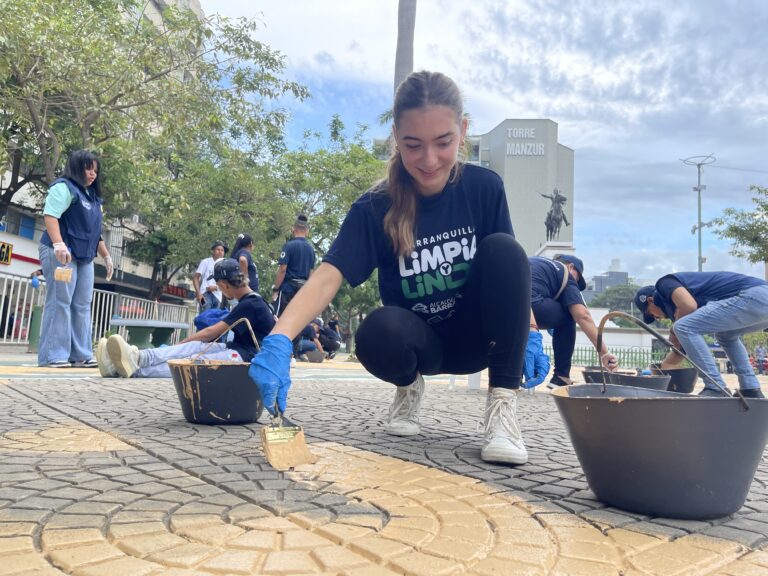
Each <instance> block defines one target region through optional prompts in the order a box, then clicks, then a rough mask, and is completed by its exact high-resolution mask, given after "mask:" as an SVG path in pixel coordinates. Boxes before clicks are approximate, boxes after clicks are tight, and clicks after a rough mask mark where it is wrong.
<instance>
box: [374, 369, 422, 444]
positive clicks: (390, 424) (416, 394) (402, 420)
mask: <svg viewBox="0 0 768 576" xmlns="http://www.w3.org/2000/svg"><path fill="white" fill-rule="evenodd" d="M423 397H424V378H422V377H421V374H419V375H418V376H416V380H414V381H413V383H412V384H409V385H408V386H398V387H397V391H396V392H395V399H394V401H393V402H392V405H391V406H390V407H389V415H388V417H387V423H386V424H385V425H384V430H386V432H387V433H388V434H392V435H394V436H414V435H415V434H418V433H419V432H420V431H421V426H420V425H419V408H420V407H421V399H422V398H423Z"/></svg>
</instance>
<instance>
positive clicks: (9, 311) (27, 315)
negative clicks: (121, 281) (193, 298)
mask: <svg viewBox="0 0 768 576" xmlns="http://www.w3.org/2000/svg"><path fill="white" fill-rule="evenodd" d="M44 304H45V281H42V280H41V282H40V286H39V288H37V289H35V288H32V284H31V280H30V278H29V277H27V276H17V275H15V274H6V273H2V272H0V344H18V345H24V344H29V327H30V324H31V321H32V311H33V309H34V308H36V307H40V308H41V309H42V307H43V306H44ZM117 316H119V317H121V318H138V319H155V320H168V321H172V322H184V323H185V324H189V334H192V333H193V332H194V331H195V327H194V325H193V323H192V319H193V318H194V316H195V310H194V309H193V308H189V307H187V306H179V305H176V304H165V303H160V302H156V301H152V300H147V299H145V298H136V297H133V296H126V295H124V294H116V293H115V292H108V291H106V290H94V291H93V301H92V302H91V337H92V339H93V341H94V342H96V341H97V340H98V339H99V338H101V337H102V336H103V335H104V334H105V333H106V332H108V331H109V330H110V320H111V319H112V318H113V317H117ZM124 330H125V329H123V331H124ZM123 335H125V334H123ZM178 340H179V334H178V332H177V333H175V334H174V336H173V339H172V343H174V344H175V343H176V342H177V341H178Z"/></svg>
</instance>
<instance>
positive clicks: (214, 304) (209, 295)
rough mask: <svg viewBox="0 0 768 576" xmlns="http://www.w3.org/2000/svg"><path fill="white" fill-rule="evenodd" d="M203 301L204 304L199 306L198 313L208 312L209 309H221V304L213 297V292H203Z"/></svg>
mask: <svg viewBox="0 0 768 576" xmlns="http://www.w3.org/2000/svg"><path fill="white" fill-rule="evenodd" d="M203 301H204V302H205V304H200V312H203V311H204V310H210V309H211V308H213V309H216V308H221V302H219V300H218V298H216V296H214V295H213V292H203Z"/></svg>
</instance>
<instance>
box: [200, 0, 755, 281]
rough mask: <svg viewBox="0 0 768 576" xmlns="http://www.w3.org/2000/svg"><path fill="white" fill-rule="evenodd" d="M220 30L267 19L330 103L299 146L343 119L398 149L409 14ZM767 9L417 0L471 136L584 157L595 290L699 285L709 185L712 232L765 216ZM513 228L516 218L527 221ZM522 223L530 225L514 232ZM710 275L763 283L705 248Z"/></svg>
mask: <svg viewBox="0 0 768 576" xmlns="http://www.w3.org/2000/svg"><path fill="white" fill-rule="evenodd" d="M202 7H203V9H204V11H205V12H206V14H212V13H219V14H222V15H225V16H246V17H250V18H257V19H258V20H259V21H260V22H261V23H262V29H261V32H260V39H262V40H263V41H264V42H265V43H267V44H268V45H270V46H271V47H272V48H275V49H277V50H279V51H281V52H282V53H283V54H284V55H285V57H286V63H287V71H286V75H287V76H288V77H290V78H291V79H295V80H298V81H300V82H302V83H304V84H305V85H307V86H308V87H309V88H310V90H311V92H312V94H313V98H312V99H310V100H308V101H307V102H305V103H301V104H297V103H289V104H288V105H289V107H290V109H291V111H292V115H293V122H292V124H291V127H290V134H291V136H292V138H293V139H294V140H293V141H294V142H296V141H297V139H298V135H300V134H301V132H302V130H303V129H304V128H322V127H323V126H325V125H326V124H327V123H328V120H329V119H330V117H331V115H332V114H334V113H336V112H338V113H339V114H341V116H342V119H343V120H344V121H345V123H346V124H347V125H348V126H354V125H355V124H356V123H358V122H359V123H364V124H367V125H369V126H370V128H371V129H370V131H369V134H370V135H371V136H372V137H373V136H384V135H385V134H386V132H387V129H386V128H384V127H381V126H379V125H378V122H377V116H378V115H379V114H380V113H381V112H383V111H384V110H386V109H387V108H388V107H389V106H390V105H391V97H392V82H393V74H394V53H395V44H396V40H397V1H396V0H365V1H361V0H332V1H328V0H324V1H321V0H287V1H285V2H275V0H202ZM766 54H768V2H766V1H765V0H698V1H697V0H678V1H677V2H668V1H652V0H631V1H628V0H613V1H610V2H608V1H588V0H503V1H501V0H473V1H472V2H466V0H418V7H417V16H416V38H415V55H414V65H415V68H416V69H429V70H439V71H442V72H444V73H446V74H448V75H449V76H451V77H453V78H454V79H455V80H456V81H457V83H458V84H459V86H460V87H461V88H462V91H463V92H464V95H465V97H466V105H465V106H466V110H467V111H468V112H469V113H470V115H471V117H472V123H473V126H472V131H473V132H474V133H477V134H482V133H485V132H488V131H489V130H490V129H492V128H493V127H494V126H496V125H497V124H498V123H499V122H501V121H502V120H504V119H505V118H549V119H551V120H554V121H555V122H557V123H558V124H559V141H560V143H561V144H563V145H565V146H568V147H570V148H573V149H574V150H575V190H574V196H575V204H574V212H575V214H574V245H575V247H576V251H577V254H578V255H579V256H581V257H582V258H583V259H584V261H585V265H586V269H587V270H586V271H587V276H590V275H591V274H594V273H600V272H604V271H605V270H607V268H608V266H609V265H610V261H611V259H612V258H620V259H621V267H620V269H622V270H624V271H627V272H629V274H630V275H631V276H633V277H635V278H639V279H646V280H652V279H655V278H656V277H657V276H659V275H661V274H663V273H667V272H669V271H673V270H695V269H696V258H697V241H696V236H694V235H692V234H691V228H692V227H693V225H695V224H696V220H697V214H696V209H697V208H696V193H695V192H694V191H693V190H692V187H693V186H695V185H696V168H695V167H692V166H685V165H684V164H683V163H682V162H681V161H680V159H681V158H687V157H690V156H697V155H707V154H710V153H714V155H715V156H716V158H717V162H716V163H715V164H713V165H712V166H711V167H707V168H706V169H705V170H704V173H703V183H704V184H705V185H706V186H707V189H706V191H705V192H704V193H703V199H702V221H703V222H708V221H709V220H711V219H712V218H715V217H717V216H719V215H720V214H721V212H722V210H723V209H724V208H725V207H729V206H734V207H737V208H750V207H751V205H752V204H751V197H752V196H751V194H750V192H749V186H750V184H758V185H762V186H767V185H768V58H767V57H766ZM512 211H513V214H514V207H512ZM513 220H514V218H513ZM703 253H704V256H705V257H706V258H707V262H706V263H705V265H704V269H705V270H715V269H721V270H722V269H727V270H733V271H739V272H744V273H748V274H753V275H756V276H762V275H763V274H764V268H763V266H762V265H757V266H756V265H750V264H749V263H747V262H746V261H743V260H739V259H736V258H734V257H732V256H730V254H729V244H728V243H727V242H725V241H722V240H719V239H717V237H716V236H715V235H714V233H713V232H712V231H711V229H709V228H704V232H703Z"/></svg>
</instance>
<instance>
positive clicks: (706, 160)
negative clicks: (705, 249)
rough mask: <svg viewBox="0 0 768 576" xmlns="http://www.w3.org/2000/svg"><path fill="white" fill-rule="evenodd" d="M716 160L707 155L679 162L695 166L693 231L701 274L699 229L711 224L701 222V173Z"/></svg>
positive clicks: (704, 188)
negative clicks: (695, 196) (695, 232)
mask: <svg viewBox="0 0 768 576" xmlns="http://www.w3.org/2000/svg"><path fill="white" fill-rule="evenodd" d="M716 160H717V158H715V157H714V155H712V154H709V155H708V156H691V157H690V158H686V159H684V160H683V159H681V160H680V161H681V162H682V163H683V164H687V165H688V166H696V173H697V180H696V186H694V187H693V190H694V192H696V193H697V196H698V217H697V219H696V226H694V230H696V231H697V232H698V233H699V234H698V236H699V238H698V243H699V259H698V270H699V272H701V269H702V264H704V257H703V256H702V255H701V229H702V228H703V227H704V226H708V225H710V224H711V222H707V223H706V224H702V222H701V193H702V191H703V190H706V189H707V187H706V186H704V185H702V183H701V171H702V168H703V167H704V166H705V165H706V164H712V163H713V162H715V161H716Z"/></svg>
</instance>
